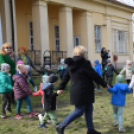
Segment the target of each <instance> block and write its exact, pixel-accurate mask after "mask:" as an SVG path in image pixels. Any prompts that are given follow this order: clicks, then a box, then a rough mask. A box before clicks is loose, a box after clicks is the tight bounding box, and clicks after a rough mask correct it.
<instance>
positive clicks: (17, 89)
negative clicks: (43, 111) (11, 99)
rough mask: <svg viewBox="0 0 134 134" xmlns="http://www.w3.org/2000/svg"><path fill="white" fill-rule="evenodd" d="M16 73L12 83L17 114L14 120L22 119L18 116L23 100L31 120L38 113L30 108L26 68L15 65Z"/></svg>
mask: <svg viewBox="0 0 134 134" xmlns="http://www.w3.org/2000/svg"><path fill="white" fill-rule="evenodd" d="M17 69H18V71H19V72H18V73H17V74H15V75H14V76H13V81H14V88H13V89H14V96H15V98H16V99H17V114H16V119H18V120H19V119H22V116H21V114H20V109H21V105H22V102H23V100H25V101H26V103H27V109H28V112H29V117H30V118H32V117H33V116H36V115H38V113H35V112H33V111H32V106H31V100H30V97H29V96H30V95H32V91H31V90H30V88H29V84H28V82H27V75H26V74H27V71H28V69H27V66H25V65H20V64H19V65H17Z"/></svg>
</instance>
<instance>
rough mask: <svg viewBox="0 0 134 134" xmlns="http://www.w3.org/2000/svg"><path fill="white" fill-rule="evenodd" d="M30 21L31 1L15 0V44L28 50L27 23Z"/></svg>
mask: <svg viewBox="0 0 134 134" xmlns="http://www.w3.org/2000/svg"><path fill="white" fill-rule="evenodd" d="M31 20H32V2H31V0H16V22H17V44H18V47H19V46H25V47H27V48H28V49H29V21H31Z"/></svg>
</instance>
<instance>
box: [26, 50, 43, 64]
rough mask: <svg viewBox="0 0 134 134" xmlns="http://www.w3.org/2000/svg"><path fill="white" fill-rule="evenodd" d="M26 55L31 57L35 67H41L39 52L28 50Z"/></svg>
mask: <svg viewBox="0 0 134 134" xmlns="http://www.w3.org/2000/svg"><path fill="white" fill-rule="evenodd" d="M27 54H28V55H29V56H30V57H31V59H32V60H33V62H34V64H35V65H41V51H40V50H33V51H31V50H28V51H27Z"/></svg>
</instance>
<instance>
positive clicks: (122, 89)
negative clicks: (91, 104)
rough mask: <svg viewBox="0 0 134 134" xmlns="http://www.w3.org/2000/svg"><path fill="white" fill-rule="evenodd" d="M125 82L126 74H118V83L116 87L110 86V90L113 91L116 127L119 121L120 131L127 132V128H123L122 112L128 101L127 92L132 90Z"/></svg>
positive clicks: (112, 101) (112, 100)
mask: <svg viewBox="0 0 134 134" xmlns="http://www.w3.org/2000/svg"><path fill="white" fill-rule="evenodd" d="M123 82H124V76H122V75H118V76H117V77H116V84H115V85H114V87H113V88H111V87H109V88H108V91H109V92H111V93H112V98H111V104H112V105H113V114H114V119H115V123H114V127H116V126H118V123H119V132H126V129H124V128H123V116H122V114H123V109H124V105H125V101H126V94H127V93H131V92H132V90H131V89H129V88H128V84H126V83H123ZM118 121H119V122H118Z"/></svg>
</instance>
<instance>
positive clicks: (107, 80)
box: [106, 76, 113, 87]
mask: <svg viewBox="0 0 134 134" xmlns="http://www.w3.org/2000/svg"><path fill="white" fill-rule="evenodd" d="M112 81H113V76H109V77H106V82H107V84H108V85H109V86H110V87H112Z"/></svg>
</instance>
